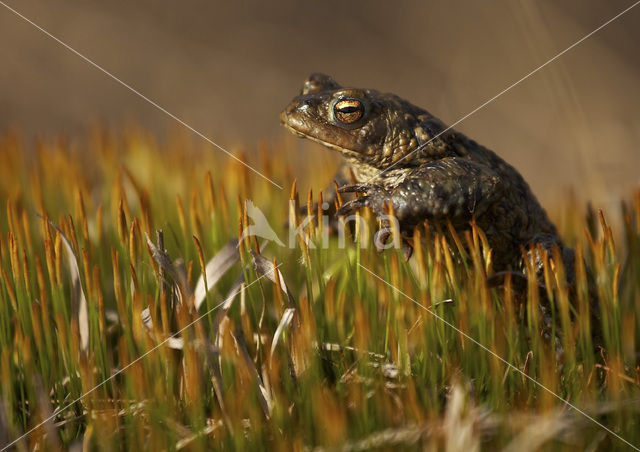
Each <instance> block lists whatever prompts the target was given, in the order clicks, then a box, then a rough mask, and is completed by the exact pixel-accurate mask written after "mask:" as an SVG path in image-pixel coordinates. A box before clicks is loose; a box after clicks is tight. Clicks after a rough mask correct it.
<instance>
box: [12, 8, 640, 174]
mask: <svg viewBox="0 0 640 452" xmlns="http://www.w3.org/2000/svg"><path fill="white" fill-rule="evenodd" d="M0 3H1V2H0ZM638 4H640V0H638V1H637V2H635V3H634V4H633V5H631V6H629V7H628V8H626V9H625V10H623V11H621V12H620V13H618V14H616V15H615V16H613V17H612V18H611V19H609V20H608V21H606V22H605V23H603V24H602V25H600V26H599V27H598V28H596V29H595V30H593V31H592V32H591V33H588V34H586V35H584V36H583V37H582V38H580V39H578V40H577V41H576V42H574V43H573V44H571V45H570V46H569V47H567V48H566V49H564V50H563V51H562V52H560V53H557V54H556V55H555V56H553V57H552V58H550V59H548V60H547V61H546V62H545V63H543V64H542V65H540V66H538V67H537V68H535V69H534V70H532V71H531V72H529V73H528V74H527V75H525V76H524V77H522V78H521V79H520V80H518V81H516V82H514V83H512V84H511V85H509V86H507V87H506V88H505V89H503V90H502V91H500V92H499V93H498V94H496V95H495V96H493V97H492V98H491V99H489V100H487V101H485V102H484V103H483V104H481V105H480V106H478V107H476V108H475V109H473V110H471V111H470V112H469V113H467V114H466V115H464V116H463V117H462V118H460V119H458V120H457V121H456V122H454V123H453V124H451V125H450V126H448V127H447V128H446V129H444V130H443V131H442V132H439V133H438V134H437V135H434V136H433V137H432V138H430V139H429V140H428V141H426V142H424V143H422V144H421V145H420V146H418V147H417V148H415V149H414V150H413V151H411V152H410V153H409V154H407V155H405V156H404V157H402V158H401V159H399V160H398V161H396V162H394V163H393V164H391V165H390V166H388V167H387V168H385V169H383V170H382V171H380V172H379V173H378V174H376V175H375V176H373V177H371V178H370V179H368V180H367V181H366V182H364V183H365V184H368V183H369V182H371V181H372V180H374V179H376V178H377V177H379V176H380V175H382V174H384V173H386V172H387V171H389V170H390V169H392V168H393V167H395V166H396V165H397V164H398V163H400V162H402V161H403V160H405V159H407V158H408V157H410V156H412V155H413V154H415V153H416V152H420V151H421V150H422V149H424V148H425V147H426V146H427V145H428V144H429V143H431V142H432V141H433V140H435V139H436V138H438V137H439V136H440V135H442V134H444V133H446V132H448V131H449V130H451V129H453V128H454V127H455V126H457V125H458V124H460V123H461V122H462V121H464V120H465V119H467V118H468V117H469V116H472V115H474V114H475V113H477V112H478V111H479V110H482V109H483V108H484V107H486V106H487V105H489V104H490V103H491V102H493V101H494V100H496V99H497V98H498V97H500V96H502V95H503V94H505V93H506V92H508V91H510V90H511V89H512V88H514V87H515V86H517V85H519V84H520V83H522V82H524V81H525V80H526V79H528V78H529V77H531V76H532V75H533V74H535V73H536V72H538V71H540V70H541V69H543V68H544V67H546V66H547V65H548V64H550V63H552V62H554V61H555V60H557V59H558V58H560V57H561V56H562V55H564V54H565V53H567V52H568V51H570V50H571V49H573V48H574V47H575V46H577V45H579V44H581V43H582V42H583V41H585V40H587V39H589V38H590V37H591V36H593V35H594V34H596V33H597V32H599V31H600V30H602V29H603V28H604V27H606V26H607V25H609V24H610V23H611V22H613V21H615V20H616V19H619V18H620V17H621V16H623V15H624V14H626V13H628V12H629V11H631V10H632V9H633V8H635V7H636V6H637V5H638Z"/></svg>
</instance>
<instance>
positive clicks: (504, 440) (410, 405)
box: [0, 128, 640, 450]
mask: <svg viewBox="0 0 640 452" xmlns="http://www.w3.org/2000/svg"><path fill="white" fill-rule="evenodd" d="M292 143H293V142H292V141H288V142H284V143H278V144H274V145H272V146H267V145H262V146H261V147H260V152H258V153H255V152H253V151H252V152H247V154H249V155H257V157H256V158H254V159H253V160H251V159H249V160H251V162H252V164H253V165H256V166H257V167H258V168H259V169H260V170H261V171H263V172H265V174H266V175H267V176H268V177H270V178H272V179H275V180H277V181H278V182H281V183H286V184H289V185H290V186H291V184H293V176H292V175H293V174H295V175H296V176H297V177H298V180H300V181H305V183H307V182H308V181H315V182H314V183H318V184H319V185H316V186H322V185H321V184H322V183H323V182H321V181H324V183H326V181H329V180H330V179H331V170H322V171H319V169H318V167H319V166H322V165H318V164H317V162H315V163H313V165H312V164H308V165H307V166H306V167H305V166H304V164H301V163H300V162H302V161H303V159H304V158H303V157H300V153H299V152H296V149H295V146H299V145H298V144H295V145H293V144H292ZM296 143H297V142H296ZM0 157H1V162H2V164H1V165H0V194H1V195H2V199H3V200H4V201H5V206H4V207H5V208H4V209H3V211H2V213H0V232H1V234H0V259H1V268H2V274H1V275H0V325H1V326H0V350H1V352H0V381H1V386H0V439H1V443H2V444H0V446H1V445H4V444H7V443H9V442H10V441H12V440H14V439H16V438H19V437H20V436H21V435H22V434H23V433H25V432H30V433H29V435H28V436H26V437H23V438H21V439H20V440H18V441H17V442H16V443H15V444H14V447H15V448H16V449H17V450H34V449H36V448H37V449H38V450H40V449H47V450H57V449H66V448H68V447H70V446H71V445H74V444H79V445H83V446H85V447H88V448H90V449H100V450H119V449H125V448H126V449H139V450H147V449H151V450H161V449H169V450H181V449H188V450H208V449H211V448H221V449H222V448H224V449H226V450H244V449H255V450H262V449H264V448H269V449H283V450H289V449H296V450H301V449H309V450H310V449H318V450H324V449H331V448H336V449H338V450H364V449H370V448H380V449H390V448H392V447H399V448H402V449H413V448H415V447H422V448H426V449H447V450H461V449H466V450H478V449H479V448H484V449H487V450H494V449H503V448H504V449H506V450H538V449H539V448H551V449H554V450H555V449H558V450H573V449H576V448H578V449H585V448H591V450H594V449H603V450H604V449H621V450H623V449H628V448H629V446H628V445H627V444H625V443H624V442H623V441H621V440H620V439H619V438H617V437H616V436H614V435H613V434H611V433H610V432H608V431H606V430H605V429H603V428H602V427H601V426H598V425H596V424H595V423H594V422H592V421H590V420H589V419H587V418H586V417H585V416H583V415H582V414H580V413H578V412H577V411H575V410H573V409H572V408H571V407H570V406H568V405H567V404H565V403H564V402H562V401H560V400H558V399H557V398H556V397H555V396H554V395H553V394H551V393H550V392H548V391H546V390H544V389H542V388H541V387H540V386H539V385H537V384H536V383H535V382H534V381H532V380H531V379H534V380H536V381H538V382H540V384H542V385H544V386H545V387H546V388H548V389H549V390H551V391H553V392H555V393H556V394H558V395H559V396H560V397H562V398H564V399H565V400H567V401H569V402H570V403H571V404H572V405H574V406H576V407H578V408H580V409H581V410H583V411H584V412H585V413H586V414H588V415H589V416H591V417H593V418H594V419H595V420H597V421H598V422H600V423H602V424H603V425H604V426H606V427H607V428H608V429H610V430H611V431H613V432H615V434H616V435H619V436H620V437H622V438H624V440H626V441H628V442H629V443H631V444H634V445H635V446H636V447H640V414H639V408H640V404H639V398H640V368H639V367H638V350H640V347H639V345H640V192H639V193H637V194H636V195H635V197H633V198H632V199H631V201H627V202H623V203H622V204H621V205H622V209H621V212H606V213H604V214H601V215H599V214H597V213H596V214H594V213H593V212H591V211H586V212H585V211H583V210H582V209H580V208H579V207H577V205H578V203H576V202H574V201H572V200H571V199H570V198H569V197H565V199H566V201H565V202H564V203H559V204H558V205H556V206H552V209H551V211H552V212H558V214H556V215H555V218H554V219H555V220H558V221H557V222H558V224H559V226H560V229H561V232H562V235H563V237H565V238H566V239H567V241H568V242H569V243H570V245H571V246H573V247H575V248H576V250H577V251H578V253H579V255H582V256H584V259H585V262H586V268H588V269H589V271H591V272H593V274H594V276H595V280H596V282H597V291H598V294H599V297H600V302H601V306H602V312H603V315H602V325H599V326H598V325H592V324H590V320H589V316H588V312H587V309H586V306H587V297H586V289H585V287H586V278H585V276H584V273H585V271H584V269H580V268H579V269H578V274H579V284H578V287H579V290H578V296H577V297H576V301H575V303H573V304H571V303H570V302H569V298H568V289H567V287H566V284H565V283H564V276H563V271H564V270H563V269H562V268H561V266H559V265H558V264H557V260H555V261H554V262H555V265H554V264H549V265H547V266H546V274H545V277H546V279H545V282H546V292H547V293H546V294H545V295H546V296H547V297H548V298H549V299H550V300H551V302H552V304H553V305H554V306H555V310H554V316H555V317H554V318H555V323H554V324H555V325H557V327H556V328H557V330H558V337H559V338H560V340H561V342H562V348H563V350H564V356H563V359H562V361H561V362H558V361H557V360H556V349H555V347H553V346H550V345H549V343H548V341H545V340H544V339H542V338H541V337H540V334H539V331H540V322H541V318H540V315H539V310H538V309H537V305H538V304H539V303H540V302H541V299H542V298H541V295H540V294H539V293H538V288H537V287H534V286H530V287H529V291H528V295H527V296H526V297H525V299H522V298H521V297H518V296H516V295H515V294H514V293H513V291H511V290H510V289H509V285H507V287H500V288H493V289H490V288H488V287H487V284H486V282H485V280H486V275H487V274H488V273H490V272H491V253H490V251H489V250H488V249H487V247H485V246H483V236H482V233H481V231H478V230H474V231H472V232H470V233H469V234H467V235H463V236H459V237H455V238H456V240H455V241H454V240H451V239H450V240H449V241H450V242H453V243H447V241H446V239H445V238H443V236H441V235H440V234H438V233H437V232H438V231H436V230H432V229H430V228H428V227H425V228H421V229H419V230H418V232H417V234H418V235H419V237H418V238H419V239H420V243H421V246H419V247H416V250H415V256H414V257H413V258H412V260H411V261H409V263H405V262H404V260H403V259H402V254H401V252H400V251H398V250H393V249H391V250H387V251H385V252H383V253H380V254H379V253H377V252H376V251H375V250H374V247H373V245H372V244H371V243H370V242H371V240H368V239H367V237H365V234H364V233H363V231H362V230H361V229H362V228H355V230H354V231H353V234H352V237H350V239H351V240H347V246H346V249H340V248H339V247H338V246H337V242H338V239H337V238H336V237H333V236H332V237H331V238H330V241H329V246H328V247H322V246H320V245H321V244H322V237H324V234H325V233H326V225H323V224H322V223H320V224H316V223H314V222H311V223H309V224H308V225H307V226H306V227H304V228H303V230H304V233H303V234H302V235H301V236H298V237H295V239H294V246H293V247H291V248H290V247H280V246H277V245H275V244H274V243H264V244H263V243H258V240H257V239H254V238H247V239H243V240H242V241H241V243H240V245H239V246H238V247H237V248H236V247H235V246H234V245H233V242H232V241H233V240H237V238H238V236H239V231H241V230H242V228H243V226H246V225H247V224H248V222H249V221H248V216H247V212H246V210H245V209H244V206H245V200H247V199H251V200H252V201H253V203H254V204H255V205H256V206H258V207H259V208H260V209H261V210H262V211H263V212H264V213H265V215H266V217H267V219H268V220H269V221H270V224H271V225H272V226H273V227H274V229H275V231H276V233H277V234H278V236H279V237H281V238H283V241H284V242H285V243H286V242H287V240H286V239H285V238H288V237H289V233H288V231H287V229H286V227H285V224H286V223H287V220H288V222H289V224H291V225H299V224H300V223H301V222H302V221H304V218H302V217H301V216H300V214H299V213H298V209H296V208H291V207H290V204H289V200H290V198H293V199H297V198H298V197H301V198H302V199H303V203H308V204H310V205H311V204H312V203H313V201H318V200H319V196H318V195H315V196H314V195H313V194H311V193H307V192H306V191H304V192H301V193H298V191H297V189H296V188H295V184H294V186H293V188H292V190H291V192H289V191H288V190H285V191H280V190H278V189H277V188H275V187H273V186H272V185H270V184H269V183H268V182H266V181H264V180H262V179H260V178H259V177H256V176H255V175H254V174H252V173H251V172H249V171H248V170H247V169H246V168H244V167H243V166H241V165H240V164H238V163H237V162H234V161H232V160H230V159H227V158H225V157H224V156H223V155H222V154H220V153H217V152H216V151H215V150H211V149H209V148H204V147H203V146H202V145H199V144H195V143H194V142H193V141H191V140H190V139H189V138H188V137H185V136H183V135H179V134H177V135H176V136H174V137H172V138H171V139H169V140H167V142H166V143H164V144H158V143H157V142H156V141H155V140H154V139H153V138H152V137H150V136H148V135H147V134H145V133H144V131H141V130H136V129H135V128H126V129H125V130H123V131H120V132H114V131H105V130H101V129H96V130H94V131H93V132H92V133H91V134H89V136H88V137H87V138H86V139H84V140H78V141H69V140H65V139H62V138H61V139H59V140H54V141H51V142H38V143H36V144H35V145H34V146H33V147H25V145H24V144H23V143H22V141H21V139H20V137H19V136H18V135H17V134H16V133H7V134H5V136H4V137H3V138H2V139H1V142H0ZM283 162H286V163H287V164H282V163H283ZM318 181H320V182H318ZM364 217H365V221H366V222H367V223H366V224H368V225H369V226H370V227H374V226H375V225H374V224H373V220H372V218H371V215H370V214H368V213H365V214H364ZM609 217H610V218H611V220H610V221H611V222H612V223H611V224H616V225H618V226H617V227H616V228H612V227H611V226H610V225H609V224H608V223H607V220H608V219H609ZM363 227H364V226H363ZM159 230H161V231H162V233H161V234H158V232H157V231H159ZM258 245H260V246H261V247H262V249H259V247H258ZM314 245H318V246H314ZM360 245H362V246H360ZM236 249H237V252H236V251H235V250H236ZM212 259H214V260H213V261H211V260H212ZM552 260H553V259H552ZM208 262H212V264H211V265H209V269H208V270H207V278H202V273H203V268H204V267H205V266H207V263H208ZM274 267H277V268H276V269H275V272H274ZM369 272H372V273H373V274H375V275H378V276H379V277H380V278H382V279H383V280H384V281H382V280H380V279H378V278H376V276H374V275H372V274H371V273H369ZM385 281H386V282H388V283H390V284H391V285H392V286H393V287H392V286H391V285H388V284H386V283H385ZM198 284H200V289H198V288H197V287H196V286H197V285H198ZM394 287H395V288H397V289H399V290H400V291H402V293H401V292H400V291H399V290H396V289H394ZM203 288H204V290H202V289H203ZM194 291H195V293H194ZM204 294H206V296H205V295H204ZM412 299H413V300H414V301H415V302H414V301H412ZM225 300H226V303H225V304H224V306H220V307H218V308H216V306H218V305H220V304H221V303H222V302H223V301H225ZM416 302H417V303H419V304H422V305H423V306H424V307H426V308H428V309H429V310H432V312H433V313H436V314H437V315H438V316H439V317H441V318H442V319H444V320H446V321H447V322H449V323H451V324H452V325H454V326H455V327H456V328H457V329H458V331H456V329H454V328H451V327H450V326H448V325H447V324H445V323H444V322H442V321H441V320H440V319H438V318H436V317H434V316H433V315H432V314H431V313H430V312H428V310H426V309H424V308H423V307H421V306H419V305H418V304H417V303H416ZM143 318H144V319H145V321H143ZM595 328H600V329H601V330H602V332H603V343H604V350H600V349H597V350H595V351H594V346H593V344H592V339H591V338H592V334H591V331H592V330H594V329H595ZM462 333H464V334H462ZM465 335H468V336H469V337H472V338H474V339H475V340H477V341H478V342H479V343H481V344H483V345H484V346H485V347H486V348H487V349H488V350H490V351H491V352H493V353H495V355H498V356H500V357H502V358H504V359H505V360H506V361H508V362H509V363H511V364H512V365H513V366H514V367H515V368H516V369H519V371H517V370H515V369H514V368H510V367H508V366H506V365H505V364H504V363H503V362H502V361H500V360H499V359H498V358H496V356H495V355H492V354H491V353H489V352H487V351H486V350H484V349H483V348H481V347H479V346H478V345H476V344H475V343H473V342H472V341H470V340H469V339H468V338H466V337H465ZM169 338H171V341H168V339H169ZM141 357H142V358H141ZM526 376H529V377H531V379H529V378H527V377H526ZM107 379H108V380H107ZM105 380H107V381H106V383H104V384H102V385H100V386H97V385H99V384H100V383H102V382H103V381H105ZM96 386H97V388H96ZM94 388H95V389H94ZM60 408H65V409H64V410H62V411H59V412H58V411H57V410H60ZM54 413H55V416H54ZM32 430H33V431H32Z"/></svg>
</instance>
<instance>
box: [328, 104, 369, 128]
mask: <svg viewBox="0 0 640 452" xmlns="http://www.w3.org/2000/svg"><path fill="white" fill-rule="evenodd" d="M333 114H334V116H335V118H336V119H337V120H338V121H340V122H341V123H343V124H353V123H354V122H356V121H357V120H358V119H360V118H362V116H363V115H364V105H362V102H360V101H359V100H358V99H342V100H339V101H338V102H336V103H335V105H334V106H333Z"/></svg>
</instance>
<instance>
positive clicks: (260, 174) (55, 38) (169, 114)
mask: <svg viewBox="0 0 640 452" xmlns="http://www.w3.org/2000/svg"><path fill="white" fill-rule="evenodd" d="M0 5H2V6H4V7H5V8H7V9H8V10H9V11H11V12H12V13H13V14H15V15H16V16H18V17H20V18H21V19H23V20H24V21H25V22H28V23H29V24H31V25H33V26H34V27H35V28H37V29H38V30H40V31H41V32H42V33H44V34H45V35H47V36H48V37H50V38H51V39H53V40H54V41H56V42H57V43H58V44H60V45H61V46H63V47H64V48H66V49H67V50H69V51H70V52H72V53H74V54H75V55H77V56H79V57H80V58H82V59H83V60H84V61H86V62H87V63H89V64H90V65H91V66H93V67H95V68H96V69H98V70H99V71H101V72H103V73H104V74H106V75H107V76H109V77H110V78H111V79H113V80H114V81H116V82H118V83H119V84H120V85H122V86H124V87H125V88H127V89H128V90H129V91H131V92H132V93H134V94H136V95H137V96H139V97H140V98H142V99H144V100H146V101H147V102H148V103H150V104H151V105H153V106H154V107H156V108H157V109H158V110H160V111H161V112H163V113H165V114H166V115H167V116H169V117H170V118H172V119H174V120H176V121H177V122H178V123H180V124H181V125H182V126H184V127H186V128H187V129H189V130H190V131H191V132H193V133H195V134H196V135H198V136H199V137H200V138H202V139H203V140H205V141H207V142H208V143H210V144H212V145H213V146H215V147H217V148H218V149H220V150H221V151H222V152H224V153H225V154H227V155H228V156H229V157H231V158H232V159H234V160H236V161H237V162H239V163H241V164H242V165H244V166H245V167H247V168H248V169H250V170H251V171H253V172H254V173H256V174H257V175H258V176H260V177H262V178H263V179H265V180H266V181H268V182H270V183H271V184H273V185H275V186H276V187H278V188H279V189H280V190H282V189H283V187H282V185H279V184H277V183H276V182H274V181H273V180H271V179H269V178H268V177H267V176H265V175H264V174H262V173H261V172H260V171H258V170H257V169H255V168H254V167H253V166H251V165H249V164H248V163H246V162H244V161H242V160H241V159H239V158H238V157H236V156H235V155H233V154H232V153H231V152H229V151H227V150H226V149H225V148H223V147H222V146H220V145H219V144H218V143H216V142H214V141H213V140H212V139H211V138H209V137H207V136H206V135H204V134H203V133H201V132H199V131H197V130H196V129H194V128H193V127H191V126H190V125H189V124H187V123H186V122H184V121H183V120H182V119H180V118H179V117H177V116H176V115H174V114H173V113H171V112H170V111H168V110H167V109H166V108H164V107H162V106H161V105H159V104H158V103H156V102H155V101H153V100H151V99H149V98H148V97H147V96H145V95H144V94H142V93H141V92H140V91H138V90H137V89H135V88H134V87H132V86H131V85H129V84H127V83H126V82H123V81H122V80H120V79H119V78H118V77H116V76H115V75H113V74H112V73H111V72H109V71H108V70H106V69H105V68H103V67H102V66H100V65H99V64H98V63H96V62H94V61H93V60H91V59H90V58H88V57H86V56H84V55H83V54H81V53H80V52H78V51H77V50H76V49H74V48H73V47H71V46H70V45H68V44H67V43H65V42H64V41H62V40H60V39H58V38H57V37H56V36H54V35H52V34H51V33H49V32H48V31H47V30H45V29H44V28H42V27H41V26H39V25H38V24H36V23H35V22H33V21H32V20H30V19H29V18H27V17H25V16H24V15H22V14H21V13H20V12H18V11H16V10H15V9H13V8H12V7H10V6H9V5H7V4H6V3H4V2H3V1H0Z"/></svg>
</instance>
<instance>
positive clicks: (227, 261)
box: [193, 239, 240, 310]
mask: <svg viewBox="0 0 640 452" xmlns="http://www.w3.org/2000/svg"><path fill="white" fill-rule="evenodd" d="M239 260H240V254H239V253H238V241H237V240H236V239H232V240H231V241H229V243H227V244H226V245H225V246H224V247H223V248H222V249H221V250H220V251H218V253H217V254H216V255H215V256H214V257H213V258H212V259H211V260H210V261H209V262H207V266H206V268H205V270H204V274H203V275H201V276H200V278H199V279H198V282H197V283H196V288H195V290H194V291H193V304H194V306H195V308H196V310H198V309H199V308H200V306H201V305H202V303H203V302H204V300H205V297H206V296H207V291H208V290H211V289H212V288H213V287H214V286H215V285H216V284H217V283H218V281H220V278H222V276H224V275H225V273H227V271H229V269H230V268H231V267H233V265H234V264H236V263H237V262H238V261H239ZM205 277H206V282H205Z"/></svg>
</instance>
